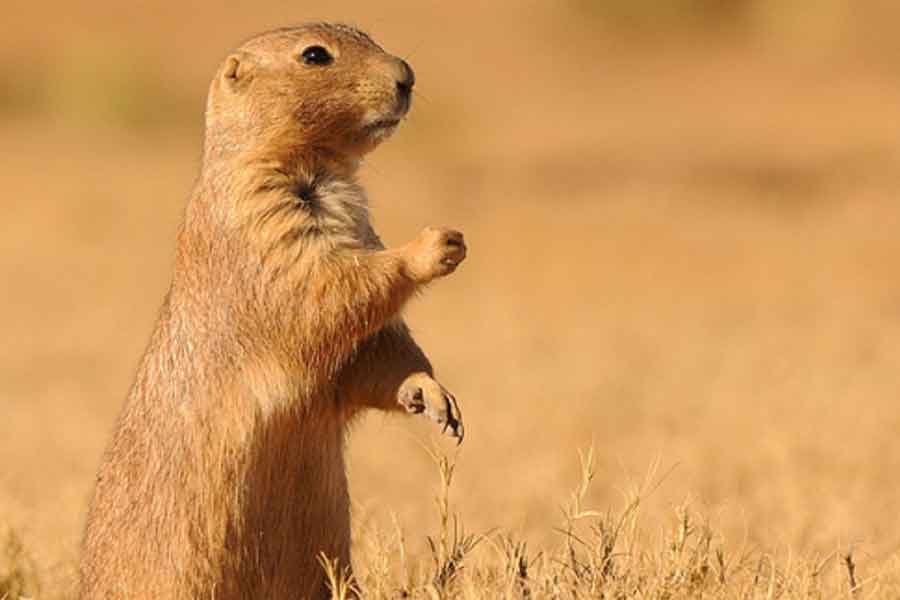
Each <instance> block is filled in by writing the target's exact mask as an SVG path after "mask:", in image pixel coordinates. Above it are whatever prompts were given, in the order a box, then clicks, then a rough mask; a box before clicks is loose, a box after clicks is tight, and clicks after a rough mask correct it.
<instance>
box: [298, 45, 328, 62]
mask: <svg viewBox="0 0 900 600" xmlns="http://www.w3.org/2000/svg"><path fill="white" fill-rule="evenodd" d="M300 57H301V58H302V59H303V62H305V63H306V64H308V65H318V66H325V65H328V64H331V62H332V61H334V58H333V57H332V56H331V54H330V53H329V52H328V50H326V49H325V48H323V47H322V46H310V47H308V48H306V49H305V50H304V51H303V52H302V53H301V54H300Z"/></svg>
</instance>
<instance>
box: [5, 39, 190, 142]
mask: <svg viewBox="0 0 900 600" xmlns="http://www.w3.org/2000/svg"><path fill="white" fill-rule="evenodd" d="M56 56H57V57H58V58H57V59H56V60H54V61H48V60H34V59H31V60H29V61H22V60H10V59H7V60H6V61H3V62H0V79H2V82H0V119H3V118H27V117H30V116H33V117H38V118H51V119H56V120H61V121H63V122H66V123H71V124H76V125H85V126H89V127H93V126H104V125H105V126H109V127H112V128H116V129H122V130H126V131H134V132H140V133H146V132H151V131H153V130H157V129H160V128H173V127H182V126H185V125H188V124H190V123H192V122H193V121H196V119H197V117H198V115H200V114H201V112H202V110H203V106H202V100H201V99H199V98H195V97H193V96H192V95H191V94H188V93H187V92H186V91H185V90H184V89H183V88H182V87H180V86H179V85H177V84H175V83H174V82H173V81H171V80H170V79H168V78H167V77H166V76H165V75H164V73H163V72H162V70H161V68H160V67H159V66H158V65H157V63H156V62H155V61H154V60H152V59H151V58H146V57H141V56H139V55H135V54H134V52H133V50H132V51H128V52H125V51H120V50H118V49H115V48H105V49H100V48H89V49H88V48H85V49H81V50H76V51H73V52H68V53H64V54H62V55H61V58H59V56H60V55H56Z"/></svg>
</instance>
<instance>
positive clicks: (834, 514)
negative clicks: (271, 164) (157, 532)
mask: <svg viewBox="0 0 900 600" xmlns="http://www.w3.org/2000/svg"><path fill="white" fill-rule="evenodd" d="M3 13H4V16H3V20H2V23H0V40H2V42H0V45H2V52H0V132H2V135H0V159H2V160H0V190H2V195H3V198H2V206H3V209H4V218H3V219H2V225H0V230H2V235H0V282H2V283H0V289H2V293H0V335H2V343H0V423H2V424H3V427H2V429H0V523H7V524H8V525H10V526H11V527H12V528H14V529H15V530H16V531H18V532H19V534H20V535H21V537H22V539H23V541H24V543H25V546H26V547H27V548H28V549H29V551H30V553H31V554H32V555H33V556H34V558H35V560H36V561H37V563H38V564H40V565H41V568H42V569H43V571H44V573H45V575H44V579H45V582H47V583H46V586H47V588H46V589H49V590H51V591H52V590H53V589H64V588H65V587H66V585H67V581H68V579H67V578H68V577H69V575H70V571H71V565H72V564H73V561H74V560H75V559H76V556H77V546H78V542H79V537H80V534H81V528H82V523H83V517H84V513H85V509H86V504H87V500H88V497H89V494H90V490H91V487H92V484H93V478H94V473H95V468H96V466H97V463H98V460H99V456H100V453H101V452H102V450H103V448H104V446H105V445H106V442H107V440H108V437H109V435H110V432H111V428H112V426H113V423H114V419H115V417H116V414H117V412H118V410H119V407H120V405H121V402H122V400H123V398H124V397H125V394H126V392H127V389H128V387H129V385H130V382H131V377H132V374H133V371H134V369H135V366H136V364H137V361H138V359H139V356H140V354H141V352H142V350H143V348H144V345H145V343H146V341H147V339H148V336H149V332H150V329H151V326H152V324H153V322H154V319H155V316H156V311H157V309H158V307H159V305H160V303H161V300H162V297H163V294H164V293H165V291H166V287H167V284H168V281H169V277H170V268H171V264H172V256H173V250H174V237H175V233H176V228H177V226H178V223H179V220H180V218H181V212H182V208H183V204H184V202H185V200H186V198H187V196H188V194H189V191H190V188H191V186H192V183H193V180H194V178H195V177H196V174H197V171H198V166H199V154H200V147H201V136H202V120H203V106H204V98H205V93H206V86H207V84H208V80H209V78H210V77H211V75H212V73H213V71H214V70H215V68H216V66H217V64H218V61H219V60H221V58H222V57H224V56H225V55H226V53H227V51H228V50H229V48H231V47H233V46H235V45H236V44H238V43H239V42H240V41H241V40H243V39H244V38H246V37H248V36H250V35H252V34H254V33H256V32H259V31H261V30H265V29H268V28H273V27H277V26H282V25H286V24H293V23H298V22H302V21H305V20H308V19H327V20H339V21H344V22H349V23H351V24H355V25H357V26H359V27H361V28H363V29H365V30H367V31H369V32H370V33H371V34H372V35H373V37H374V38H375V39H376V40H378V41H379V42H380V43H381V44H382V45H383V46H384V47H385V48H386V49H388V50H389V51H391V52H393V53H396V54H399V55H401V56H404V57H406V58H407V59H408V60H409V62H410V63H411V64H412V65H413V67H414V68H415V70H416V74H417V81H418V83H417V86H416V90H417V96H416V102H415V106H414V109H413V111H412V113H411V115H410V117H409V119H408V121H407V122H406V123H405V125H404V126H403V127H401V129H400V131H399V132H398V134H397V135H396V136H395V137H394V139H392V140H391V141H390V142H389V143H388V144H386V145H385V146H384V147H382V148H381V149H379V150H378V151H377V152H376V153H375V154H373V155H372V156H371V158H370V159H369V161H368V163H367V164H366V165H365V167H364V169H363V171H362V179H363V182H364V183H365V184H366V186H367V187H368V190H369V192H370V197H371V201H372V205H373V213H374V217H375V221H376V226H377V227H378V229H379V231H380V232H381V233H382V236H383V238H384V239H385V240H386V242H388V243H389V244H399V243H402V242H404V241H405V240H407V239H409V238H410V237H411V236H413V235H415V234H416V233H417V232H418V231H419V229H420V228H421V227H423V226H425V225H428V224H434V225H449V226H454V227H458V228H460V229H461V230H463V231H464V232H465V234H466V237H467V240H468V242H469V246H470V258H469V259H468V260H467V262H466V263H465V265H464V266H463V267H462V268H461V269H460V270H459V271H458V272H457V273H456V274H455V275H454V276H453V277H451V278H449V279H447V280H446V281H443V282H441V283H440V284H438V285H435V286H434V287H433V288H432V289H431V290H430V291H429V292H428V293H427V294H426V295H425V296H424V297H423V298H421V299H419V300H417V301H416V302H415V304H414V305H413V306H412V307H411V308H410V309H409V311H408V320H409V322H410V324H411V326H412V327H413V329H414V330H415V332H416V336H417V338H418V339H419V341H420V343H421V345H422V346H423V347H424V348H425V349H426V351H427V352H428V353H429V355H430V357H431V359H432V361H433V362H434V364H435V365H436V367H437V369H438V374H439V376H440V378H441V379H442V380H443V382H444V383H445V384H446V385H447V386H448V387H449V388H450V389H452V390H453V391H454V392H455V393H456V395H457V396H458V398H459V399H460V401H461V403H462V406H463V410H464V414H465V418H466V426H467V432H468V436H467V438H466V442H465V444H464V445H463V447H462V450H461V454H460V455H459V464H458V467H457V480H456V484H455V488H454V494H455V496H454V498H455V502H456V504H457V508H458V509H459V511H460V512H461V514H462V516H463V517H464V519H465V521H466V523H467V526H468V527H469V529H473V530H476V531H478V530H484V529H487V528H489V527H494V526H499V527H503V528H508V529H512V530H516V531H520V532H522V533H523V534H524V535H526V536H527V537H528V538H529V539H531V540H533V543H534V544H536V545H540V544H544V543H546V544H552V543H554V541H555V539H556V537H555V536H556V534H555V533H554V532H553V530H552V526H553V525H555V524H558V523H559V520H560V515H559V512H558V510H557V507H558V505H559V504H560V503H562V502H564V501H565V499H566V498H567V490H568V489H569V488H570V487H571V486H572V485H574V484H575V483H576V481H577V476H578V468H577V456H576V451H577V450H578V449H579V448H584V447H586V446H588V445H590V444H591V443H593V444H594V446H595V448H596V452H597V456H598V461H599V471H598V476H597V479H596V481H595V486H594V488H593V491H592V496H591V503H592V505H593V506H594V507H597V508H600V509H605V508H607V507H616V506H619V505H620V504H621V502H622V500H621V496H620V490H621V489H622V488H625V487H628V486H629V485H631V483H632V482H633V481H636V480H641V479H642V478H643V477H644V474H645V472H646V471H647V470H648V468H649V467H650V465H652V464H653V463H654V462H656V461H658V463H659V465H660V468H659V473H666V472H669V471H670V470H671V473H670V474H669V475H668V476H667V477H664V481H663V482H662V485H661V486H660V487H659V488H658V489H657V490H656V491H655V492H654V493H653V495H652V496H651V498H650V499H649V503H648V510H649V511H650V514H651V515H652V514H654V511H658V514H659V515H660V516H659V519H660V526H665V525H666V523H667V521H666V519H669V518H670V512H671V511H670V508H671V506H672V505H673V504H675V503H680V502H682V501H684V500H685V499H690V501H691V502H692V503H693V504H694V505H695V506H698V507H701V508H702V509H703V510H704V511H705V512H706V513H707V514H708V515H710V518H711V519H713V520H714V521H715V523H716V526H717V528H718V529H719V530H720V531H722V532H724V534H723V535H725V536H726V538H727V539H728V540H730V541H733V543H734V544H735V545H740V544H741V543H746V544H748V545H751V546H754V547H757V548H761V549H763V550H764V551H766V552H772V553H775V554H778V553H781V554H784V553H785V552H787V549H791V551H792V552H793V551H796V552H802V553H809V552H828V551H830V550H833V549H835V548H846V547H848V546H853V547H855V548H858V549H861V551H862V552H863V554H864V556H865V557H866V560H870V561H880V560H882V559H886V558H887V557H889V556H891V555H893V554H895V553H896V552H897V550H898V547H900V523H898V522H897V520H896V515H897V511H898V509H900V486H898V484H897V476H898V473H900V439H898V433H900V410H898V407H897V401H898V385H897V374H898V366H900V365H898V360H900V277H898V275H900V273H898V253H900V236H898V231H900V229H898V227H900V203H898V192H900V168H898V167H900V135H898V134H900V36H898V35H897V23H898V22H900V5H898V4H897V3H896V2H889V1H886V0H885V1H883V2H877V1H858V0H820V1H818V2H815V3H810V2H803V1H801V0H669V1H667V2H659V1H655V0H560V1H557V2H549V1H547V2H536V1H532V2H524V1H523V2H506V1H498V2H492V3H483V2H465V1H459V2H437V1H418V2H411V1H409V2H405V1H400V0H389V1H385V2H377V3H374V2H351V1H336V2H328V3H327V4H326V3H322V4H316V3H312V2H308V3H297V2H279V1H266V2H256V3H237V2H234V3H220V2H213V1H211V0H185V1H183V2H178V3H163V2H132V3H120V2H110V1H108V0H84V1H81V2H67V3H63V2H49V3H46V2H45V3H38V2H30V3H26V2H20V1H18V0H13V1H12V2H11V4H10V3H7V5H6V6H5V8H4V11H3ZM432 438H437V435H436V433H435V431H434V430H433V429H432V428H431V427H429V426H428V425H427V424H424V423H419V422H418V421H416V420H412V419H404V418H399V417H385V416H382V415H374V414H373V415H371V416H369V417H367V418H366V419H365V421H364V422H363V423H362V424H361V425H360V426H359V427H358V428H357V429H356V430H355V431H354V432H353V434H352V437H351V440H350V445H349V452H350V462H351V474H350V481H351V493H352V495H353V498H354V502H355V503H356V509H355V515H356V517H357V519H359V520H360V521H362V520H366V521H369V520H371V521H376V522H389V520H390V518H391V514H392V513H393V514H396V515H397V518H398V520H399V522H400V523H402V524H403V526H404V528H405V529H406V530H407V532H409V533H410V540H411V541H410V543H411V544H412V546H413V547H412V550H418V549H420V546H421V545H423V542H422V540H421V539H420V538H421V536H420V535H418V532H419V531H421V530H423V529H425V528H427V527H430V526H431V524H432V520H433V517H432V513H433V510H434V507H433V502H432V499H431V498H432V496H433V494H434V488H435V485H436V476H435V474H434V468H433V466H432V465H431V462H430V459H429V458H428V456H427V453H426V452H425V451H424V450H423V449H422V445H423V444H425V445H427V444H429V443H431V441H430V440H431V439H432ZM441 443H443V442H441ZM445 447H446V449H447V450H448V451H449V450H450V448H451V445H449V444H446V445H445Z"/></svg>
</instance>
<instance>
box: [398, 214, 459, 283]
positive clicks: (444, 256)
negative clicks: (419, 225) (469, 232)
mask: <svg viewBox="0 0 900 600" xmlns="http://www.w3.org/2000/svg"><path fill="white" fill-rule="evenodd" d="M405 258H406V270H407V273H408V275H409V276H410V277H411V278H412V279H413V280H414V281H417V282H419V283H428V282H429V281H431V280H432V279H435V278H437V277H444V276H445V275H449V274H450V273H452V272H453V271H455V270H456V267H457V266H459V263H461V262H462V261H463V260H464V259H465V258H466V242H465V240H464V239H463V234H461V233H460V232H458V231H455V230H453V229H445V228H443V227H426V228H425V229H423V230H422V233H420V234H419V237H417V238H416V239H415V240H414V241H412V242H410V244H409V245H407V247H406V257H405Z"/></svg>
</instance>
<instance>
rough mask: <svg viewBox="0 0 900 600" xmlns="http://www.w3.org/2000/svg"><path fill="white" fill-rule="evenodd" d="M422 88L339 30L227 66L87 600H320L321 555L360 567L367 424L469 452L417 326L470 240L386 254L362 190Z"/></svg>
mask: <svg viewBox="0 0 900 600" xmlns="http://www.w3.org/2000/svg"><path fill="white" fill-rule="evenodd" d="M414 81H415V79H414V75H413V71H412V69H411V68H410V66H409V65H408V64H407V63H406V62H404V61H403V60H401V59H399V58H397V57H395V56H392V55H390V54H388V53H386V52H385V51H384V50H382V49H381V48H380V47H379V46H378V45H377V44H376V43H375V42H373V41H372V40H371V39H370V38H369V37H368V36H367V35H366V34H364V33H362V32H360V31H357V30H356V29H353V28H351V27H347V26H344V25H331V24H325V23H313V24H308V25H304V26H301V27H296V28H288V29H280V30H277V31H272V32H269V33H265V34H262V35H260V36H257V37H255V38H253V39H251V40H250V41H248V42H246V43H245V44H244V45H243V46H241V47H240V49H238V50H237V51H236V52H234V53H233V54H231V55H230V56H229V57H228V58H227V59H226V60H225V61H224V63H223V64H222V66H221V67H220V68H219V70H218V72H217V74H216V77H215V79H214V80H213V82H212V84H211V86H210V90H209V99H208V103H207V110H206V136H205V144H204V153H203V166H202V170H201V174H200V178H199V180H198V183H197V184H196V188H195V190H194V192H193V194H192V196H191V198H190V201H189V202H188V205H187V210H186V214H185V220H184V224H183V227H182V229H181V231H180V233H179V237H178V247H177V253H176V259H175V270H174V276H173V280H172V285H171V288H170V290H169V292H168V294H167V296H166V298H165V301H164V303H163V306H162V309H161V312H160V316H159V320H158V323H157V325H156V328H155V331H154V333H153V335H152V338H151V341H150V344H149V347H148V349H147V351H146V354H145V355H144V358H143V360H142V361H141V364H140V367H139V369H138V372H137V376H136V381H135V383H134V385H133V387H132V389H131V392H130V395H129V397H128V400H127V402H126V404H125V407H124V409H123V411H122V414H121V416H120V418H119V421H118V425H117V428H116V431H115V434H114V436H113V439H112V442H111V444H110V446H109V448H108V449H107V451H106V453H105V455H104V457H103V460H102V464H101V466H100V471H99V475H98V477H97V486H96V490H95V492H94V497H93V500H92V502H91V506H90V510H89V515H88V520H87V528H86V533H85V539H84V545H83V550H82V556H81V594H82V597H83V598H85V599H95V598H104V599H106V598H128V599H130V600H135V599H141V598H153V599H176V598H177V599H190V598H203V599H216V600H231V599H235V600H236V599H249V598H260V599H263V598H264V599H266V600H277V599H281V598H291V599H297V598H308V599H313V598H316V599H317V598H321V597H323V596H325V595H327V592H326V589H325V586H324V583H323V574H322V570H321V567H320V566H319V564H318V562H317V556H318V555H319V553H324V554H326V555H327V556H329V557H334V558H337V559H339V561H340V564H341V565H349V564H350V515H349V500H348V492H347V478H346V473H345V467H344V438H345V433H346V429H347V424H348V422H349V421H351V420H352V419H353V418H354V415H356V414H358V413H359V412H360V411H361V410H362V409H365V408H379V409H383V410H406V411H409V412H412V413H421V414H423V415H425V416H427V417H430V418H431V419H433V420H435V421H436V422H437V423H438V424H440V425H441V426H442V428H443V429H444V430H448V431H449V432H450V433H451V434H452V435H454V436H456V437H457V438H459V440H462V436H463V429H462V423H461V418H460V412H459V408H458V406H457V404H456V400H455V399H454V398H453V396H452V395H451V394H450V393H449V392H447V391H446V390H445V389H444V388H443V387H442V386H441V384H439V383H438V382H437V381H435V380H434V378H433V377H432V368H431V365H430V363H429V361H428V359H427V358H426V357H425V355H424V354H423V353H422V351H421V350H420V349H419V347H418V346H417V345H416V343H415V341H413V339H412V337H411V336H410V333H409V330H408V329H407V328H406V326H405V324H404V323H403V321H402V320H401V317H400V312H401V310H402V308H403V306H404V304H405V303H406V302H407V301H408V300H409V299H410V298H411V297H412V296H413V295H414V294H415V293H416V292H417V291H418V290H421V289H422V287H423V286H424V285H426V284H428V283H429V282H430V281H432V280H434V279H436V278H438V277H443V276H445V275H447V274H449V273H451V272H453V270H454V269H455V268H456V267H457V265H459V263H460V262H461V261H462V260H463V258H465V255H466V247H465V244H464V242H463V237H462V235H461V234H460V233H458V232H456V231H451V230H447V229H435V228H428V229H425V230H424V231H423V232H422V233H421V234H419V236H418V237H417V238H416V239H415V240H414V241H412V242H410V243H408V244H406V245H404V246H400V247H397V248H390V249H385V248H384V247H383V246H382V244H381V242H380V240H379V239H378V236H377V235H376V234H375V232H374V231H373V229H372V227H371V225H370V223H369V215H368V209H367V203H366V198H365V195H364V193H363V190H362V188H361V187H360V186H359V185H358V184H357V183H356V180H355V173H356V171H357V167H358V164H359V162H360V159H361V158H362V157H363V156H364V155H365V154H367V153H368V152H370V151H371V150H373V149H374V148H375V147H376V146H377V145H378V144H379V142H381V141H382V140H384V139H385V138H387V137H388V136H389V135H390V134H391V133H392V132H393V131H394V130H395V129H396V127H397V125H398V124H399V122H400V121H401V120H402V118H403V117H404V116H405V115H406V113H407V111H408V110H409V106H410V100H411V93H412V88H413V84H414Z"/></svg>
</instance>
